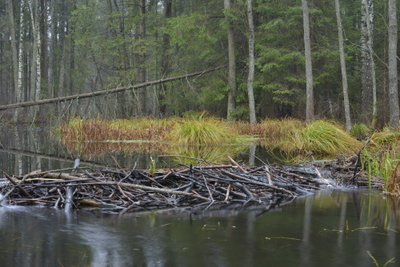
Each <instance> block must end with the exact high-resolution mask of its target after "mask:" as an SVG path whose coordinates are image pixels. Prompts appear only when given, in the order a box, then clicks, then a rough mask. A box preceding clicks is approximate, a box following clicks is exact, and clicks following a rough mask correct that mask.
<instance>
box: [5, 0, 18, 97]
mask: <svg viewBox="0 0 400 267" xmlns="http://www.w3.org/2000/svg"><path fill="white" fill-rule="evenodd" d="M7 13H8V18H9V26H10V39H11V54H12V70H13V80H14V98H15V99H16V100H14V101H17V102H19V96H20V95H21V93H20V92H18V89H19V88H18V59H17V58H18V54H17V41H16V34H15V22H14V7H13V1H12V0H7Z"/></svg>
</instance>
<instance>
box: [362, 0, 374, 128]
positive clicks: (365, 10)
mask: <svg viewBox="0 0 400 267" xmlns="http://www.w3.org/2000/svg"><path fill="white" fill-rule="evenodd" d="M361 4H362V6H361V7H362V19H361V20H362V21H361V36H362V37H361V49H362V50H361V51H362V60H363V66H362V77H361V79H362V83H363V91H362V102H363V108H364V109H366V110H367V115H368V118H367V120H368V121H369V122H371V126H372V127H375V124H376V120H377V99H376V74H375V60H374V50H373V17H374V14H373V12H374V11H373V10H374V7H373V0H361ZM371 98H372V99H371ZM371 100H372V103H371ZM371 105H372V107H371ZM370 107H371V108H372V119H371V118H370V117H369V114H370V112H368V110H371V108H370Z"/></svg>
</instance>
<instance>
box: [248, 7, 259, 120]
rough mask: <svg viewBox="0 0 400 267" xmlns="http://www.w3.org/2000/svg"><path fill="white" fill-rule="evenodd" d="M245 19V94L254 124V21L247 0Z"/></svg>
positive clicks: (251, 8)
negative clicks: (247, 69)
mask: <svg viewBox="0 0 400 267" xmlns="http://www.w3.org/2000/svg"><path fill="white" fill-rule="evenodd" d="M247 19H248V23H249V76H248V78H247V93H248V97H249V115H250V123H256V122H257V120H256V109H255V102H254V92H253V81H254V21H253V7H252V0H247Z"/></svg>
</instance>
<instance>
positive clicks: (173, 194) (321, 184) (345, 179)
mask: <svg viewBox="0 0 400 267" xmlns="http://www.w3.org/2000/svg"><path fill="white" fill-rule="evenodd" d="M350 164H352V163H350ZM321 173H323V175H321ZM333 184H345V185H354V186H361V187H366V186H369V187H372V188H378V189H382V188H383V183H382V181H380V180H379V179H375V180H372V181H371V180H370V179H369V180H368V179H367V178H366V177H365V176H364V175H363V173H362V172H361V171H360V172H358V171H357V168H355V166H354V164H353V165H349V164H347V165H343V164H342V165H341V166H340V165H338V164H337V163H336V162H332V163H330V164H326V165H325V166H315V165H310V166H307V167H304V166H297V167H284V166H279V167H275V166H270V165H267V164H265V165H263V166H259V167H253V168H249V167H244V166H240V165H239V164H237V163H236V162H234V161H233V164H231V165H212V166H187V167H185V168H182V169H179V170H174V169H169V170H163V171H157V172H155V173H150V172H149V171H144V170H130V171H127V170H123V169H98V170H92V169H87V168H74V169H62V170H52V171H40V170H38V171H34V172H31V173H28V174H26V175H23V176H22V177H16V176H9V175H7V174H5V178H2V181H1V199H0V203H3V204H4V203H5V202H6V203H7V204H11V205H42V206H50V207H57V208H64V209H67V210H68V209H70V208H88V207H92V208H93V207H94V208H100V209H102V211H104V212H110V213H125V212H128V211H129V212H137V211H148V210H157V209H165V208H177V207H191V208H193V209H208V208H211V207H213V208H229V207H233V208H240V207H245V206H254V205H259V206H263V207H265V208H266V209H269V208H272V207H274V206H276V205H279V204H282V203H285V202H288V201H291V200H293V199H294V198H296V197H298V196H301V195H306V194H310V193H312V192H314V191H316V190H320V189H322V188H325V187H328V186H333Z"/></svg>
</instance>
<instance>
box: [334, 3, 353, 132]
mask: <svg viewBox="0 0 400 267" xmlns="http://www.w3.org/2000/svg"><path fill="white" fill-rule="evenodd" d="M335 9H336V21H337V27H338V40H339V54H340V69H341V73H342V87H343V104H344V114H345V119H346V130H347V131H350V130H351V117H350V103H349V93H348V83H347V71H346V58H345V53H344V44H343V26H342V19H341V16H340V3H339V0H335Z"/></svg>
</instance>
